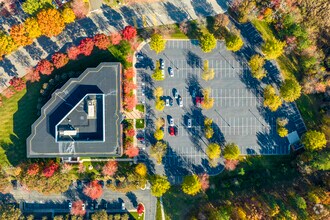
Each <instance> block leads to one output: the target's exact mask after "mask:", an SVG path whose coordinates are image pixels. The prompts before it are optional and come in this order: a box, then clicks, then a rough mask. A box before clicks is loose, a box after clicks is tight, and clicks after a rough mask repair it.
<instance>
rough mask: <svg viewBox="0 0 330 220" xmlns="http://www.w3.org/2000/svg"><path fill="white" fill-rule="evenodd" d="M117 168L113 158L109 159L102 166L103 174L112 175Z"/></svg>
mask: <svg viewBox="0 0 330 220" xmlns="http://www.w3.org/2000/svg"><path fill="white" fill-rule="evenodd" d="M117 170H118V163H117V161H115V160H109V161H108V162H107V163H106V164H105V165H104V166H103V168H102V174H103V175H104V176H113V175H114V174H115V173H116V172H117Z"/></svg>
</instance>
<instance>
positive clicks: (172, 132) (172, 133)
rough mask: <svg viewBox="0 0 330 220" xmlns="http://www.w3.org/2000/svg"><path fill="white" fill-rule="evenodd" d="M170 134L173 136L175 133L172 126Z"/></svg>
mask: <svg viewBox="0 0 330 220" xmlns="http://www.w3.org/2000/svg"><path fill="white" fill-rule="evenodd" d="M170 135H171V136H174V135H175V129H174V127H170Z"/></svg>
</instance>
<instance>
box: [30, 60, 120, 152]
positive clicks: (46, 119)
mask: <svg viewBox="0 0 330 220" xmlns="http://www.w3.org/2000/svg"><path fill="white" fill-rule="evenodd" d="M88 105H90V106H88ZM88 111H95V112H89V113H88ZM120 114H121V64H120V63H101V64H100V65H99V66H98V67H96V68H88V69H86V70H85V71H84V72H83V73H82V74H81V75H80V76H79V77H78V78H72V79H70V80H68V82H66V83H65V84H64V85H63V86H62V87H61V88H60V89H57V90H56V91H55V92H54V93H53V94H52V97H51V98H50V100H49V101H48V102H47V103H46V104H45V105H44V106H43V107H42V109H41V116H40V117H39V118H38V119H37V121H35V123H34V124H33V125H32V131H31V135H30V136H29V137H28V139H27V157H28V158H46V157H109V156H120V155H121V154H122V147H121V146H122V144H121V136H122V135H121V134H122V132H121V115H120Z"/></svg>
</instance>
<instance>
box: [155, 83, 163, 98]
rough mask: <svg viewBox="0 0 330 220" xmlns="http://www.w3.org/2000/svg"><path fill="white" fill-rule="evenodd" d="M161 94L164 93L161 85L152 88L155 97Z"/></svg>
mask: <svg viewBox="0 0 330 220" xmlns="http://www.w3.org/2000/svg"><path fill="white" fill-rule="evenodd" d="M163 94H164V90H163V88H162V87H160V86H158V87H156V88H155V90H154V96H155V97H156V98H160V97H161V96H162V95H163Z"/></svg>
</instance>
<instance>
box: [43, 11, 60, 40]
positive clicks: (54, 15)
mask: <svg viewBox="0 0 330 220" xmlns="http://www.w3.org/2000/svg"><path fill="white" fill-rule="evenodd" d="M37 19H38V24H39V28H40V30H41V33H42V34H43V35H45V36H47V37H53V36H57V35H59V34H60V33H61V32H62V31H63V30H64V28H65V24H64V20H63V17H62V15H61V13H60V12H59V11H57V10H56V9H51V8H50V9H44V10H42V11H41V12H39V13H38V15H37Z"/></svg>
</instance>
